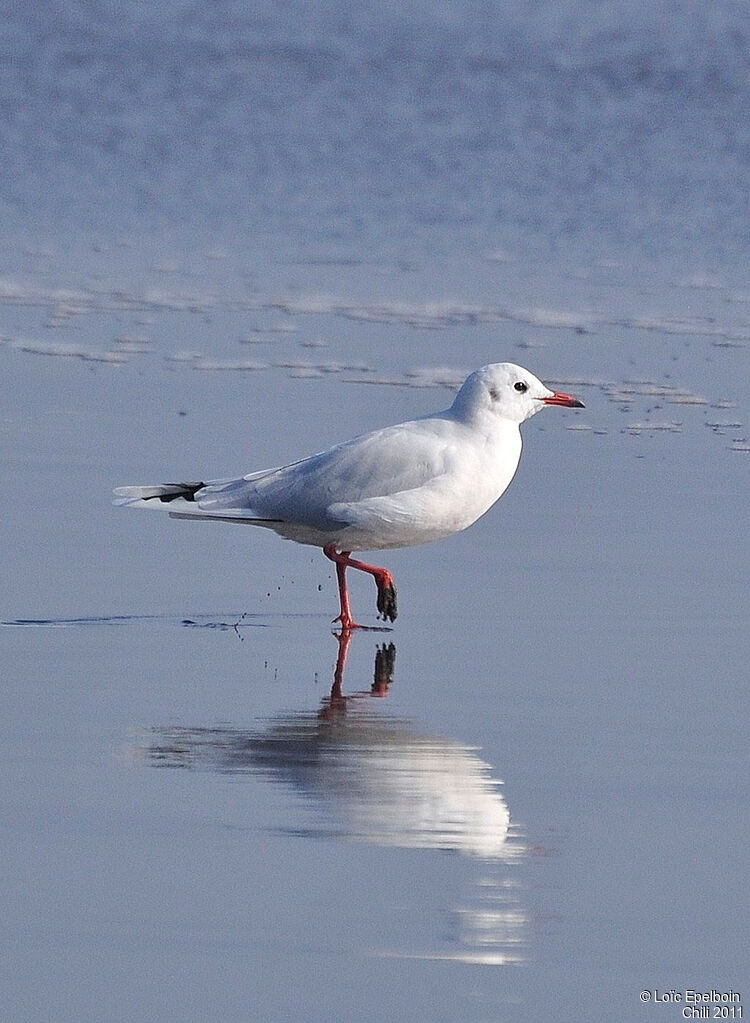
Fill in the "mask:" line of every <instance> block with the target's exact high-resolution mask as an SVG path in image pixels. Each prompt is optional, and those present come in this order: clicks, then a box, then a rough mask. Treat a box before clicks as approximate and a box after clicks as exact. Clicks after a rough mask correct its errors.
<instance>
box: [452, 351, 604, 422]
mask: <svg viewBox="0 0 750 1023" xmlns="http://www.w3.org/2000/svg"><path fill="white" fill-rule="evenodd" d="M545 405H563V406H567V407H568V408H583V407H584V405H583V402H582V401H581V400H580V399H579V398H576V397H575V395H572V394H565V393H563V392H562V391H551V390H550V389H549V387H545V385H544V384H543V383H542V381H541V380H539V379H538V377H535V376H534V374H533V373H530V372H529V371H528V370H527V369H524V368H523V367H522V366H516V365H515V364H514V363H512V362H497V363H493V365H491V366H483V367H482V368H481V369H478V370H476V371H475V372H474V373H472V374H471V376H469V377H467V378H466V380H465V381H464V383H463V384H462V386H461V389H460V390H459V392H458V394H457V395H456V400H455V401H454V402H453V405H452V408H451V411H452V412H453V414H454V415H455V416H456V417H457V418H460V419H465V420H475V419H477V418H484V417H486V416H495V417H497V418H499V419H507V420H509V421H510V422H512V423H519V424H520V423H523V422H524V420H526V419H529V418H530V417H531V416H533V415H535V414H536V413H537V412H539V411H541V409H543V408H544V406H545Z"/></svg>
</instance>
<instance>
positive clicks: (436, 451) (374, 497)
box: [114, 362, 584, 631]
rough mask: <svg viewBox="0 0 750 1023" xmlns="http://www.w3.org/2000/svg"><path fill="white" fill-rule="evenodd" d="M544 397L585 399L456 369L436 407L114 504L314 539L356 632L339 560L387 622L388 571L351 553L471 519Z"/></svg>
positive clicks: (413, 539) (505, 478)
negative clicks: (446, 400)
mask: <svg viewBox="0 0 750 1023" xmlns="http://www.w3.org/2000/svg"><path fill="white" fill-rule="evenodd" d="M546 405H562V406H567V407H569V408H583V407H584V406H583V402H582V401H580V400H579V399H578V398H576V397H575V395H572V394H565V393H563V392H562V391H552V390H550V389H549V388H548V387H545V385H544V384H543V383H542V382H541V380H539V379H537V377H535V376H534V375H533V373H530V372H529V371H528V370H527V369H523V368H522V367H521V366H516V365H514V364H513V363H510V362H501V363H495V364H493V365H490V366H484V367H482V368H481V369H478V370H476V371H475V372H474V373H472V374H471V375H470V376H469V377H467V379H466V380H465V381H464V383H463V384H462V386H461V388H460V389H459V391H458V393H457V395H456V397H455V400H454V402H453V404H452V405H451V406H450V408H448V409H445V410H444V411H441V412H433V413H430V414H429V415H426V416H422V417H420V418H419V419H413V420H411V421H410V422H406V423H399V424H398V425H397V426H387V427H385V428H384V429H380V430H374V431H372V432H371V433H365V434H362V435H361V436H359V437H355V438H354V439H353V440H348V441H345V442H344V443H342V444H337V445H336V446H335V447H332V448H330V449H329V450H328V451H322V452H320V453H319V454H316V455H310V456H309V457H308V458H303V459H301V460H300V461H297V462H291V463H290V464H289V465H283V466H279V467H277V468H275V469H262V470H260V471H259V472H251V473H248V475H246V476H241V477H239V478H237V479H224V480H212V481H208V482H188V483H162V484H157V485H155V486H129V487H118V488H117V489H116V490H115V492H114V493H115V495H116V497H117V500H116V501H115V502H114V503H115V504H116V505H129V506H133V507H141V508H160V509H165V510H167V511H168V513H169V515H170V517H172V518H176V519H209V520H212V521H216V522H237V523H243V524H247V525H253V526H262V527H264V528H266V529H271V530H273V532H274V533H277V534H278V535H279V536H281V537H284V538H285V539H287V540H294V541H296V542H297V543H301V544H309V545H311V546H313V547H320V548H322V550H323V553H324V554H325V556H326V557H327V558H329V559H330V560H331V561H332V562H334V564H335V565H336V578H337V582H338V590H339V602H340V613H339V615H338V617H337V618H335V619H334V622H339V623H340V625H341V629H342V631H346V630H349V629H358V628H359V629H361V628H365V626H362V625H359V623H358V622H356V621H355V620H354V617H353V616H352V611H351V605H350V602H349V591H348V589H347V585H346V570H347V568H353V569H358V570H359V571H361V572H367V573H369V574H370V575H371V576H372V577H373V578H374V580H375V584H376V586H377V609H378V612H379V614H380V616H381V617H382V619H383V621H391V622H393V621H395V619H396V614H397V610H396V586H395V584H394V581H393V576H392V575H391V573H390V572H389V571H388V569H387V568H381V567H379V566H378V565H371V564H369V563H368V562H365V561H360V560H358V559H355V558H353V557H352V556H351V555H352V552H353V551H371V550H387V549H390V548H396V547H411V546H414V545H416V544H421V543H428V542H430V541H432V540H440V539H442V538H443V537H447V536H450V535H451V534H453V533H457V532H459V531H460V530H462V529H466V528H467V526H470V525H472V523H474V522H476V520H477V519H478V518H479V517H480V516H482V515H484V513H485V512H486V511H488V509H489V508H491V507H492V505H493V504H494V503H495V502H496V501H497V500H498V498H500V497H501V496H502V494H503V493H504V492H505V490H506V489H507V487H508V486H509V484H510V482H511V480H512V479H513V476H514V475H515V472H516V469H517V467H518V462H519V459H520V457H521V430H520V426H521V423H523V422H524V421H525V420H527V419H529V418H530V417H531V416H533V415H536V413H537V412H539V411H540V410H541V409H543V408H544V407H545V406H546Z"/></svg>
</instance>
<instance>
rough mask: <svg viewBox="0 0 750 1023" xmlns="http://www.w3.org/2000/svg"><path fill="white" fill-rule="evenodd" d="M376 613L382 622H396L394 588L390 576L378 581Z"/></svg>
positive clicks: (396, 611) (396, 612)
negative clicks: (377, 612)
mask: <svg viewBox="0 0 750 1023" xmlns="http://www.w3.org/2000/svg"><path fill="white" fill-rule="evenodd" d="M378 611H379V612H380V616H381V618H382V619H383V621H384V622H395V621H396V618H397V616H398V610H397V608H396V587H395V585H394V582H393V577H392V576H391V575H390V574H389V575H388V577H387V578H386V579H382V580H380V579H379V580H378Z"/></svg>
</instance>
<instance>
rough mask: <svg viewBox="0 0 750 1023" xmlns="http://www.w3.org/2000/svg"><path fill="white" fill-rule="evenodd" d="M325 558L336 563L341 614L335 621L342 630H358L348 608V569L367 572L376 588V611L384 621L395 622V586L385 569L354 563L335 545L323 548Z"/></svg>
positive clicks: (352, 559) (347, 554) (348, 553)
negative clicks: (339, 623)
mask: <svg viewBox="0 0 750 1023" xmlns="http://www.w3.org/2000/svg"><path fill="white" fill-rule="evenodd" d="M323 553H324V554H325V556H326V557H327V558H330V559H331V561H333V562H335V563H336V578H337V580H338V584H339V598H340V601H341V614H340V615H339V616H338V618H336V619H335V620H336V621H337V622H341V628H342V629H358V628H363V626H361V625H358V624H357V623H356V622H355V621H354V619H353V618H352V613H351V608H350V606H349V591H348V590H347V587H346V570H347V568H348V567H351V568H356V569H358V570H359V571H360V572H368V573H369V574H370V575H371V576H373V578H374V579H375V583H376V585H377V587H378V611H379V612H380V613H381V615H382V616H383V618H384V619H385V620H388V619H389V620H390V621H392V622H393V621H395V620H396V615H397V613H398V612H397V611H396V586H395V583H394V582H393V576H392V575H391V573H390V572H389V571H388V569H387V568H380V567H379V566H378V565H369V564H367V562H365V561H356V560H355V559H354V558H352V557H351V551H337V550H336V545H335V544H333V543H329V544H328V545H327V546H326V547H324V548H323Z"/></svg>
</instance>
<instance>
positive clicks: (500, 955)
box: [142, 630, 528, 964]
mask: <svg viewBox="0 0 750 1023" xmlns="http://www.w3.org/2000/svg"><path fill="white" fill-rule="evenodd" d="M352 636H353V633H352V632H351V631H349V630H344V631H343V632H342V633H341V634H340V635H338V636H336V641H337V643H338V656H337V659H336V667H335V669H334V673H333V683H332V686H331V690H330V693H329V694H328V695H327V696H326V697H325V699H323V701H322V702H321V705H320V706H319V707H318V708H317V709H313V710H310V711H300V712H298V713H292V714H286V715H277V716H274V717H273V718H271V719H270V720H268V721H266V722H265V723H263V724H261V725H260V726H259V727H258V728H256V729H244V728H232V727H217V728H206V727H203V728H201V727H198V728H182V727H172V728H157V729H154V730H153V731H152V732H151V734H150V736H149V740H148V741H147V743H146V744H145V746H144V747H143V748H142V753H143V755H145V757H146V759H147V761H148V762H150V763H151V764H152V765H153V766H161V767H173V768H192V769H203V770H209V771H215V772H217V773H220V774H229V775H235V776H236V775H243V774H246V775H254V776H260V777H262V778H265V779H268V780H270V781H273V782H277V783H281V784H283V785H284V786H286V787H289V788H291V789H293V790H294V791H296V792H297V793H301V794H302V795H303V796H304V797H305V801H306V804H307V807H308V808H312V809H317V810H318V811H319V812H321V813H322V817H323V821H324V825H323V827H317V828H315V827H309V826H308V827H293V828H291V829H290V833H292V834H295V835H313V836H314V835H321V834H325V835H329V836H330V835H338V836H340V837H343V838H348V839H350V840H351V839H353V840H358V841H363V842H368V843H371V844H374V845H379V846H395V847H402V848H413V849H444V850H450V851H453V852H456V853H459V854H462V855H464V856H468V857H471V858H474V859H480V860H481V861H482V862H483V863H484V868H483V871H482V874H483V876H482V877H481V879H477V880H476V881H475V884H474V885H472V890H473V892H472V895H471V896H470V898H469V899H468V901H467V900H466V899H465V898H464V899H462V902H463V905H462V906H461V907H460V908H456V909H454V910H453V912H452V916H453V928H452V930H453V931H454V933H455V935H456V940H457V946H456V948H455V949H454V951H452V952H450V953H448V954H447V955H448V958H456V959H461V960H464V961H472V962H483V963H486V962H491V963H497V964H501V963H502V964H504V963H517V962H523V961H524V960H525V949H526V946H527V944H528V941H527V931H528V918H527V915H526V913H525V911H524V910H523V908H522V905H521V901H520V898H519V891H518V886H517V884H516V883H514V882H513V881H512V880H511V879H510V878H509V877H508V875H507V871H506V870H505V868H504V866H503V867H502V868H500V865H501V864H507V863H509V862H511V861H514V860H518V859H519V858H520V857H522V856H523V855H524V852H525V848H526V847H525V845H524V843H523V841H522V840H521V837H520V835H518V833H517V832H516V831H515V829H514V828H513V827H512V825H511V820H510V813H509V811H508V806H507V803H506V802H505V799H504V797H503V794H502V792H501V789H500V782H499V781H498V780H496V779H495V778H494V777H493V774H492V769H491V768H490V766H489V765H488V764H487V763H485V762H484V761H483V760H482V759H481V758H480V757H479V756H478V755H477V752H476V750H474V749H471V748H470V747H467V746H463V745H461V744H460V743H458V742H456V741H455V740H453V739H448V738H444V737H441V736H435V735H428V734H421V733H420V732H419V731H417V729H416V728H415V726H414V725H413V723H412V722H410V721H409V720H408V719H405V718H399V717H395V716H393V715H389V714H388V713H387V712H385V710H384V708H383V706H382V702H380V701H382V699H383V698H384V697H386V696H387V695H388V692H389V689H390V687H391V684H392V682H393V676H394V671H395V665H396V647H395V645H394V644H393V643H391V642H389V643H383V644H380V645H378V647H377V648H376V651H375V664H374V670H373V677H372V682H371V683H370V684H369V687H368V688H366V689H362V690H359V691H356V690H355V691H353V692H351V693H348V694H345V693H344V672H345V669H346V662H347V656H348V653H349V648H350V644H351V642H352ZM376 700H377V701H379V702H377V703H376V702H375V701H376ZM492 864H495V868H493V867H492ZM498 868H500V869H498ZM389 954H390V953H389ZM393 954H395V955H399V954H400V953H398V952H394V953H393ZM445 955H446V953H440V957H441V958H442V957H444V956H445ZM428 957H429V958H432V955H431V954H428Z"/></svg>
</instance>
